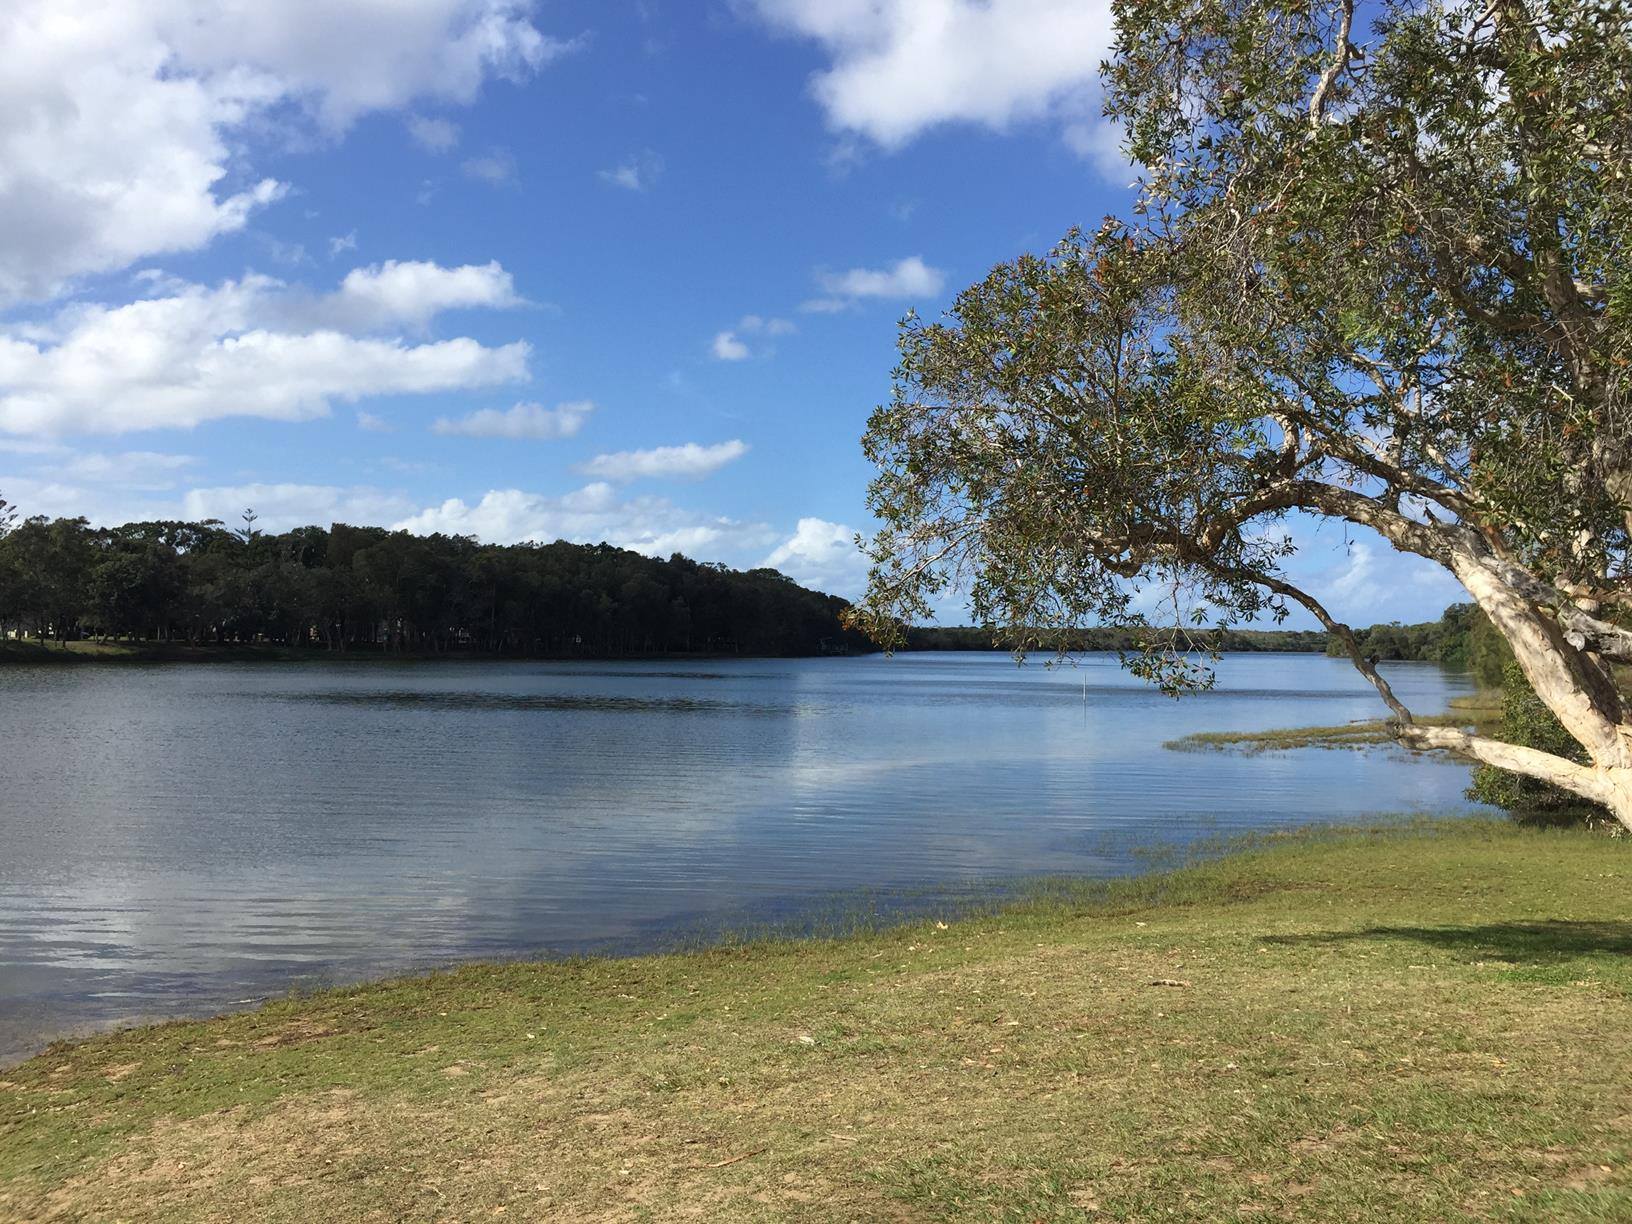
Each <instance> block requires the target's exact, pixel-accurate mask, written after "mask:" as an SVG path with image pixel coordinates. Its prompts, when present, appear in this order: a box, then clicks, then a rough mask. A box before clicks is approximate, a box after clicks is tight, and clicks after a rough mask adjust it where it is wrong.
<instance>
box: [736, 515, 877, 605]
mask: <svg viewBox="0 0 1632 1224" xmlns="http://www.w3.org/2000/svg"><path fill="white" fill-rule="evenodd" d="M760 565H761V566H764V567H766V568H768V569H775V570H781V571H782V572H783V573H784V574H786V575H787V576H788V577H790V578H792V579H793V580H794V581H795V582H797V583H799V584H800V585H801V586H808V587H814V588H816V589H817V590H822V591H829V592H831V593H832V594H835V595H844V596H847V597H852V598H853V597H855V596H857V595H859V594H860V593H861V588H862V587H863V586H864V585H865V584H866V580H867V558H866V557H864V556H863V555H862V553H861V550H860V549H858V548H857V547H856V533H855V531H853V530H852V529H851V528H849V527H846V526H845V525H844V524H843V523H830V522H828V521H827V520H826V519H819V518H802V519H800V520H799V525H798V527H797V528H796V529H795V530H794V533H793V534H792V535H791V536H789V537H788V538H787V539H786V540H783V541H782V543H780V544H778V545H777V546H776V548H775V549H773V550H772V551H771V553H770V555H768V556H767V557H766V558H765V559H764V560H763V561H761V562H760Z"/></svg>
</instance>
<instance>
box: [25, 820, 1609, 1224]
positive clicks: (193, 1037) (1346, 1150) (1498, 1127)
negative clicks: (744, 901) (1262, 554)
mask: <svg viewBox="0 0 1632 1224" xmlns="http://www.w3.org/2000/svg"><path fill="white" fill-rule="evenodd" d="M1629 882H1632V846H1629V845H1628V844H1627V843H1626V842H1624V841H1616V840H1611V839H1608V838H1605V837H1602V836H1594V835H1591V834H1588V833H1584V832H1580V831H1573V830H1533V829H1524V828H1519V827H1516V826H1513V825H1510V824H1505V823H1495V822H1486V821H1454V822H1442V823H1434V822H1419V823H1415V824H1401V825H1394V826H1389V827H1386V828H1381V829H1374V830H1347V831H1338V832H1331V831H1323V832H1318V833H1316V832H1310V833H1304V834H1300V835H1294V836H1282V837H1277V838H1269V839H1261V840H1259V841H1258V842H1257V843H1255V844H1253V845H1251V846H1249V847H1248V848H1246V849H1243V850H1240V851H1238V852H1237V853H1235V854H1232V855H1230V856H1228V857H1225V858H1222V859H1217V860H1214V861H1209V862H1204V863H1199V864H1195V865H1192V866H1189V867H1186V868H1183V869H1181V870H1178V871H1175V872H1170V873H1165V874H1160V875H1153V876H1147V877H1140V878H1136V879H1129V880H1119V881H1110V882H1099V883H1094V884H1081V883H1073V882H1067V881H1055V882H1052V883H1051V884H1049V885H1046V886H1042V887H1039V888H1038V889H1037V890H1036V891H1034V892H1033V893H1031V894H1030V895H1028V896H1026V897H1024V898H1022V899H1018V900H1016V901H1014V902H1013V903H1012V904H1011V905H1009V906H1008V907H1007V908H1005V909H1003V910H1002V911H1001V912H996V913H990V914H986V915H981V916H974V917H966V918H964V919H961V920H958V921H951V922H947V921H935V920H930V921H923V922H917V923H913V924H911V925H908V926H904V927H898V928H893V929H889V930H881V931H875V932H872V933H868V934H862V935H854V936H851V937H848V938H844V939H828V940H821V939H818V940H806V941H801V942H778V941H759V942H753V943H746V944H739V945H737V946H732V947H724V948H715V949H712V950H708V951H700V952H694V953H688V954H679V955H668V956H660V957H648V958H640V959H628V960H586V961H575V962H569V963H555V964H511V965H473V966H468V967H465V968H461V969H457V970H453V971H450V972H446V973H440V974H435V975H431V976H428V977H421V978H413V979H408V980H403V981H395V982H388V983H382V984H378V985H372V986H363V987H357V988H352V989H346V990H338V991H332V992H325V993H322V994H318V995H314V996H309V997H304V998H290V999H287V1000H283V1001H280V1002H276V1003H273V1004H270V1005H268V1006H266V1007H264V1008H262V1009H260V1010H258V1011H255V1012H252V1013H248V1014H242V1015H234V1016H228V1017H223V1018H219V1019H216V1020H211V1021H205V1022H198V1023H181V1024H170V1025H164V1026H160V1027H155V1028H148V1029H140V1030H134V1031H130V1032H125V1033H119V1034H113V1035H109V1036H105V1037H100V1038H96V1039H93V1040H90V1041H86V1042H82V1043H78V1044H72V1045H62V1046H58V1047H53V1048H52V1049H51V1050H50V1051H48V1052H47V1053H46V1054H44V1055H42V1056H40V1057H39V1058H36V1059H34V1060H32V1061H30V1062H28V1063H26V1064H24V1065H23V1066H21V1067H17V1068H13V1069H12V1070H10V1071H4V1072H0V1218H5V1219H7V1220H40V1219H122V1220H207V1219H222V1218H231V1217H238V1218H244V1219H256V1220H261V1219H265V1220H291V1221H294V1220H299V1221H309V1220H328V1219H347V1220H369V1219H377V1220H398V1219H402V1220H432V1219H436V1220H443V1219H475V1218H506V1219H537V1220H551V1221H556V1220H587V1219H596V1220H599V1219H614V1220H619V1219H628V1220H640V1219H677V1218H697V1219H709V1220H712V1219H790V1218H791V1219H811V1220H829V1219H833V1220H853V1219H868V1220H872V1219H899V1220H968V1219H976V1220H1016V1221H1032V1220H1047V1221H1053V1220H1083V1219H1090V1220H1101V1219H1105V1220H1150V1219H1158V1218H1160V1219H1185V1220H1198V1221H1199V1220H1208V1221H1212V1220H1228V1219H1247V1218H1268V1219H1303V1220H1331V1219H1345V1220H1359V1221H1384V1220H1388V1221H1395V1220H1453V1219H1480V1220H1485V1219H1513V1220H1537V1221H1540V1220H1548V1221H1554V1220H1606V1221H1607V1220H1624V1219H1628V1218H1632V1164H1629V1161H1632V1076H1628V1074H1627V1072H1626V1061H1625V1050H1624V1034H1625V1033H1626V1032H1627V1031H1628V1028H1629V1026H1632V889H1629V887H1628V884H1629Z"/></svg>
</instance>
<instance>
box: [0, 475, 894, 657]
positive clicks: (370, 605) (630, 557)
mask: <svg viewBox="0 0 1632 1224" xmlns="http://www.w3.org/2000/svg"><path fill="white" fill-rule="evenodd" d="M7 514H8V508H7V507H6V506H5V505H4V503H3V502H0V637H12V638H35V639H38V640H40V641H42V642H44V641H57V642H65V641H74V640H85V639H92V638H96V639H115V640H128V641H139V642H167V643H168V642H185V643H191V644H195V645H205V644H210V645H217V644H219V645H234V644H250V643H271V644H279V645H283V646H287V647H310V648H313V649H327V650H331V651H342V650H372V651H376V652H386V651H394V652H404V653H407V652H412V653H445V652H451V651H471V652H481V653H487V654H493V655H552V656H574V655H582V656H599V657H606V656H613V655H621V656H627V655H641V654H658V653H670V652H706V653H720V654H755V655H805V654H818V653H822V652H840V651H844V650H856V649H868V646H867V644H866V639H865V638H863V637H862V636H861V635H860V634H859V633H856V632H854V631H850V630H846V629H845V628H843V627H842V626H841V625H840V623H839V615H840V613H841V612H842V611H843V610H844V608H845V607H846V604H845V602H844V601H843V600H841V599H839V598H837V597H835V596H831V595H824V594H821V593H819V592H816V591H810V590H807V589H805V588H804V587H801V586H799V585H797V584H796V583H795V582H794V581H793V580H792V579H790V578H788V577H786V576H784V575H783V574H781V573H779V572H777V571H775V570H770V569H756V570H749V571H747V572H738V571H735V570H731V569H728V568H726V567H725V566H722V565H712V564H704V563H699V562H696V561H692V560H689V559H688V558H686V557H683V556H681V555H679V554H678V553H677V554H675V555H674V556H672V557H670V558H669V559H668V560H666V561H664V560H657V559H654V558H651V557H646V556H643V555H641V554H639V553H635V552H630V551H628V550H625V549H620V548H613V547H612V546H610V545H606V544H599V545H580V544H569V543H566V542H564V541H557V542H556V543H553V544H520V545H512V546H498V545H491V544H485V545H484V544H479V543H477V542H476V541H475V540H474V539H471V538H468V537H463V536H445V535H431V536H417V535H410V534H409V533H407V532H405V531H386V530H384V529H381V528H376V527H350V526H346V525H344V524H340V523H336V524H335V525H334V526H332V527H329V528H322V527H301V528H297V529H296V530H293V531H287V532H283V533H281V534H273V533H270V532H264V531H261V530H260V529H258V528H257V527H256V524H255V516H254V514H253V512H248V513H246V514H245V516H244V524H243V526H242V527H240V528H238V529H237V530H228V529H227V528H226V527H225V526H223V525H222V524H221V523H220V522H219V521H215V520H210V521H205V522H197V523H188V522H146V523H128V524H126V525H124V526H122V527H92V526H90V525H89V524H88V523H87V522H86V520H85V519H83V518H59V519H47V518H29V519H25V520H23V521H21V522H15V521H14V520H12V519H9V518H8V517H7ZM8 526H9V530H8V529H7V528H8Z"/></svg>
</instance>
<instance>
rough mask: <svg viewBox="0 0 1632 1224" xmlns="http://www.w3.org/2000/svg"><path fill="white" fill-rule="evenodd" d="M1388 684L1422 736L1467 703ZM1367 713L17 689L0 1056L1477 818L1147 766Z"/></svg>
mask: <svg viewBox="0 0 1632 1224" xmlns="http://www.w3.org/2000/svg"><path fill="white" fill-rule="evenodd" d="M1385 669H1386V671H1387V674H1388V676H1389V678H1390V680H1391V681H1392V682H1393V684H1394V686H1395V688H1396V690H1397V691H1399V692H1400V693H1401V694H1402V696H1403V697H1404V698H1405V700H1406V701H1407V702H1408V703H1409V704H1411V705H1413V707H1414V708H1416V709H1418V710H1421V711H1423V712H1434V711H1438V710H1441V709H1443V708H1444V707H1445V704H1446V702H1447V700H1448V699H1449V698H1450V697H1451V696H1452V695H1453V694H1456V693H1460V692H1464V691H1467V690H1468V689H1469V687H1470V686H1469V684H1468V682H1467V681H1466V679H1465V678H1464V677H1462V676H1460V675H1457V674H1454V673H1447V672H1445V671H1442V670H1441V669H1439V668H1438V667H1435V666H1432V665H1428V664H1410V663H1400V664H1392V665H1385ZM1085 693H1086V700H1085V699H1084V694H1085ZM1380 708H1381V707H1380V706H1379V704H1378V702H1377V699H1376V697H1375V695H1374V694H1373V693H1372V692H1371V690H1370V689H1369V688H1368V687H1367V686H1366V685H1365V683H1364V681H1363V680H1361V678H1360V677H1359V676H1358V675H1357V674H1356V673H1355V672H1354V671H1353V669H1352V668H1351V667H1350V666H1349V665H1348V664H1347V663H1345V662H1342V661H1339V660H1333V659H1326V658H1321V657H1318V656H1310V655H1240V656H1235V657H1232V658H1230V659H1227V660H1226V661H1225V662H1224V664H1223V665H1222V667H1221V670H1220V683H1219V687H1218V689H1217V690H1216V691H1214V692H1211V693H1207V694H1202V695H1199V696H1196V697H1191V698H1187V699H1185V700H1183V701H1180V702H1174V701H1172V700H1170V699H1168V698H1164V697H1162V696H1160V695H1159V694H1157V693H1155V692H1153V691H1151V690H1150V689H1148V688H1145V687H1143V686H1142V685H1140V684H1139V683H1138V682H1137V681H1134V680H1133V679H1131V678H1130V677H1128V676H1127V675H1126V674H1125V673H1123V672H1122V671H1121V670H1120V669H1119V668H1118V667H1117V665H1116V661H1115V659H1114V658H1108V657H1100V656H1091V657H1089V658H1087V659H1086V660H1083V661H1081V662H1080V663H1079V664H1078V665H1077V666H1075V667H1072V666H1065V667H1060V668H1055V669H1052V670H1050V669H1046V668H1045V667H1044V666H1042V664H1041V662H1040V661H1038V660H1033V661H1032V662H1030V663H1028V664H1027V665H1026V666H1024V667H1022V668H1017V667H1016V666H1015V664H1014V663H1013V661H1012V660H1010V659H1008V658H1007V657H1006V656H1001V655H976V654H956V655H954V654H915V655H905V656H900V657H897V658H894V659H885V658H882V657H871V658H856V659H807V660H762V659H755V660H739V661H711V662H706V663H678V664H677V663H672V662H670V663H613V664H607V663H593V664H572V663H515V664H503V663H471V664H462V663H448V664H420V665H412V664H407V665H395V664H389V663H381V662H369V663H353V664H312V665H304V664H291V665H276V664H259V665H257V664H249V665H227V664H220V665H170V666H162V665H161V666H153V667H137V666H119V667H20V666H13V667H7V668H3V669H0V1059H3V1058H7V1057H16V1056H18V1055H20V1054H22V1053H25V1052H27V1051H29V1050H31V1049H34V1048H37V1047H38V1045H39V1044H40V1042H41V1041H42V1040H43V1039H44V1038H45V1037H46V1036H48V1035H54V1034H60V1033H65V1032H72V1031H83V1030H84V1029H87V1028H93V1027H105V1026H108V1025H111V1024H115V1023H120V1022H124V1021H128V1020H134V1019H147V1018H154V1017H162V1016H171V1015H179V1014H198V1013H205V1012H210V1011H214V1010H219V1009H221V1008H223V1007H226V1006H230V1005H235V1004H240V1003H245V1002H250V1001H254V1000H256V999H259V998H262V997H265V996H267V995H269V994H276V993H279V992H281V991H283V990H285V989H287V988H288V987H290V986H291V985H295V984H314V983H326V982H338V981H345V980H350V979H356V978H361V977H367V976H372V975H379V974H383V973H388V972H392V971H396V970H402V969H407V968H412V967H423V966H432V965H438V964H443V963H446V962H448V961H451V960H455V959H459V958H470V957H498V956H512V955H517V954H550V953H561V952H576V951H585V950H594V949H609V950H625V949H638V948H641V947H652V946H655V945H658V944H661V943H662V942H663V941H664V940H665V939H666V938H672V937H673V934H674V932H676V931H677V930H680V931H684V930H697V929H707V928H708V927H709V926H710V925H711V924H712V925H714V926H716V927H718V926H719V925H721V924H735V923H740V922H747V921H751V920H754V919H760V918H766V917H771V918H787V917H790V916H792V917H795V918H796V917H797V916H798V915H799V914H800V913H801V912H808V911H809V910H810V908H811V907H813V906H817V905H818V904H825V903H828V902H830V901H831V897H832V894H833V893H834V892H835V891H844V890H854V889H871V890H881V891H882V892H883V893H884V894H886V895H889V894H894V895H895V896H897V897H899V896H903V895H905V896H907V897H909V898H912V899H913V901H912V902H911V903H912V904H917V905H929V904H935V903H937V901H938V900H941V901H944V899H945V898H947V897H949V896H950V897H955V896H958V895H960V894H961V895H967V893H968V891H969V890H971V889H975V890H978V889H979V888H980V887H981V886H982V885H983V884H985V885H986V886H988V887H989V886H990V885H991V883H992V882H994V881H999V880H1008V879H1013V878H1015V877H1018V876H1025V875H1028V874H1035V873H1059V872H1072V873H1084V874H1093V875H1106V874H1114V873H1120V872H1127V871H1130V870H1136V869H1138V867H1139V866H1140V865H1141V862H1142V861H1143V860H1142V858H1141V851H1142V850H1145V849H1148V848H1150V847H1153V846H1170V845H1182V844H1183V843H1186V842H1189V841H1192V840H1194V839H1197V838H1203V837H1214V836H1217V835H1219V834H1228V833H1231V832H1235V831H1239V830H1244V829H1262V828H1268V827H1277V826H1287V825H1295V824H1301V823H1305V822H1309V821H1328V820H1339V821H1341V820H1349V819H1353V818H1356V817H1363V816H1367V815H1370V814H1375V813H1385V812H1405V811H1422V810H1426V811H1433V812H1445V811H1457V810H1465V809H1466V808H1467V806H1468V805H1467V804H1466V803H1465V801H1464V800H1463V798H1462V791H1463V788H1464V787H1465V786H1466V785H1467V780H1468V771H1467V769H1466V768H1465V767H1462V766H1458V765H1455V764H1451V763H1448V762H1443V761H1436V760H1428V759H1422V758H1411V757H1408V756H1406V755H1404V754H1401V753H1397V752H1393V751H1389V750H1382V751H1376V752H1349V751H1322V750H1303V751H1298V752H1290V753H1278V754H1266V755H1260V756H1238V755H1227V754H1218V753H1202V754H1196V753H1180V752H1171V751H1168V750H1165V749H1163V748H1162V746H1161V745H1162V742H1163V741H1164V740H1167V739H1171V738H1173V737H1175V736H1179V735H1183V734H1186V733H1188V732H1191V731H1200V730H1218V729H1232V728H1269V727H1284V726H1295V725H1300V724H1302V725H1307V724H1316V723H1320V724H1327V723H1340V722H1344V721H1347V720H1350V719H1358V718H1371V717H1375V716H1377V714H1378V712H1379V710H1380Z"/></svg>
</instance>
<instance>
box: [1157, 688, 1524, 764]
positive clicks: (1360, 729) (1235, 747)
mask: <svg viewBox="0 0 1632 1224" xmlns="http://www.w3.org/2000/svg"><path fill="white" fill-rule="evenodd" d="M1501 717H1502V709H1501V697H1500V695H1499V694H1492V693H1474V694H1471V695H1469V696H1465V697H1453V698H1451V709H1450V712H1449V713H1445V714H1430V715H1426V716H1423V715H1419V716H1418V717H1417V719H1416V721H1417V722H1419V723H1421V724H1423V725H1424V726H1429V727H1462V728H1464V729H1466V730H1469V731H1472V732H1474V733H1475V734H1477V735H1493V734H1495V733H1496V729H1497V726H1498V724H1499V723H1500V722H1501ZM1392 743H1394V736H1393V735H1392V734H1391V733H1390V732H1389V729H1388V723H1387V722H1386V721H1384V720H1383V719H1381V718H1373V719H1365V720H1363V721H1360V722H1351V723H1338V724H1336V725H1335V726H1326V727H1281V728H1276V729H1273V730H1269V731H1198V732H1196V733H1195V734H1193V735H1185V736H1181V737H1180V738H1178V739H1173V740H1168V741H1167V742H1166V743H1165V744H1163V745H1162V747H1164V748H1169V749H1172V750H1173V751H1174V752H1241V753H1245V754H1248V755H1254V754H1256V753H1260V752H1284V751H1287V750H1288V749H1292V748H1370V747H1375V746H1377V745H1380V744H1392Z"/></svg>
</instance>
